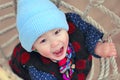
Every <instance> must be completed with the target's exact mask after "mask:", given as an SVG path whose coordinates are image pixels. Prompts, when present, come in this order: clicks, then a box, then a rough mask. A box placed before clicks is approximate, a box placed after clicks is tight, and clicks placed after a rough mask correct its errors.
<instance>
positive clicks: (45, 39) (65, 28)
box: [10, 0, 117, 80]
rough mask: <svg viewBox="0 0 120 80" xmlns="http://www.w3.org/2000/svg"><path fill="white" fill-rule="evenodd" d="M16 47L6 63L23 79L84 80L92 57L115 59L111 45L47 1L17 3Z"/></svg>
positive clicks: (23, 0)
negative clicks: (8, 62)
mask: <svg viewBox="0 0 120 80" xmlns="http://www.w3.org/2000/svg"><path fill="white" fill-rule="evenodd" d="M17 30H18V33H19V39H20V44H18V45H17V46H16V47H15V49H14V51H13V55H12V57H11V60H10V66H11V68H12V70H13V71H14V72H15V73H16V74H17V75H18V76H20V77H21V78H23V79H25V80H85V79H86V77H87V75H88V73H89V71H90V69H91V65H92V56H91V55H93V56H95V57H97V58H100V57H111V56H116V55H117V53H116V49H115V46H114V43H108V42H101V41H100V40H101V39H102V37H103V33H101V32H100V31H99V30H97V29H96V28H95V27H94V26H93V25H91V24H90V23H87V22H85V21H84V20H82V18H81V17H80V16H79V15H78V14H75V13H66V14H64V13H63V12H62V11H60V10H59V9H58V8H57V7H56V6H55V5H54V4H53V3H52V2H51V1H50V0H33V1H30V0H19V1H18V6H17Z"/></svg>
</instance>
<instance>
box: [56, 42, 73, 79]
mask: <svg viewBox="0 0 120 80" xmlns="http://www.w3.org/2000/svg"><path fill="white" fill-rule="evenodd" d="M74 57H75V55H74V50H73V48H72V45H71V44H70V43H69V45H68V48H67V51H66V57H65V58H63V59H62V60H60V61H58V65H59V71H60V73H61V74H62V77H63V79H64V80H70V79H71V76H72V74H73V73H74V69H75V63H74V59H73V58H74Z"/></svg>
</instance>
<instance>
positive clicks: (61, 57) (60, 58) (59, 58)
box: [52, 53, 66, 62]
mask: <svg viewBox="0 0 120 80" xmlns="http://www.w3.org/2000/svg"><path fill="white" fill-rule="evenodd" d="M65 56H66V53H64V54H63V55H62V56H60V57H56V58H54V59H52V61H53V62H55V61H60V60H62V59H64V58H65Z"/></svg>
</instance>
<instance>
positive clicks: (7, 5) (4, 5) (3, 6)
mask: <svg viewBox="0 0 120 80" xmlns="http://www.w3.org/2000/svg"><path fill="white" fill-rule="evenodd" d="M13 5H14V3H13V1H10V2H8V3H5V4H1V5H0V10H2V9H6V8H8V7H12V6H13Z"/></svg>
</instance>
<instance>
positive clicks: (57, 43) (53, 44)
mask: <svg viewBox="0 0 120 80" xmlns="http://www.w3.org/2000/svg"><path fill="white" fill-rule="evenodd" d="M58 45H59V42H58V41H57V40H54V41H52V42H51V47H52V48H55V47H57V46H58Z"/></svg>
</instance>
